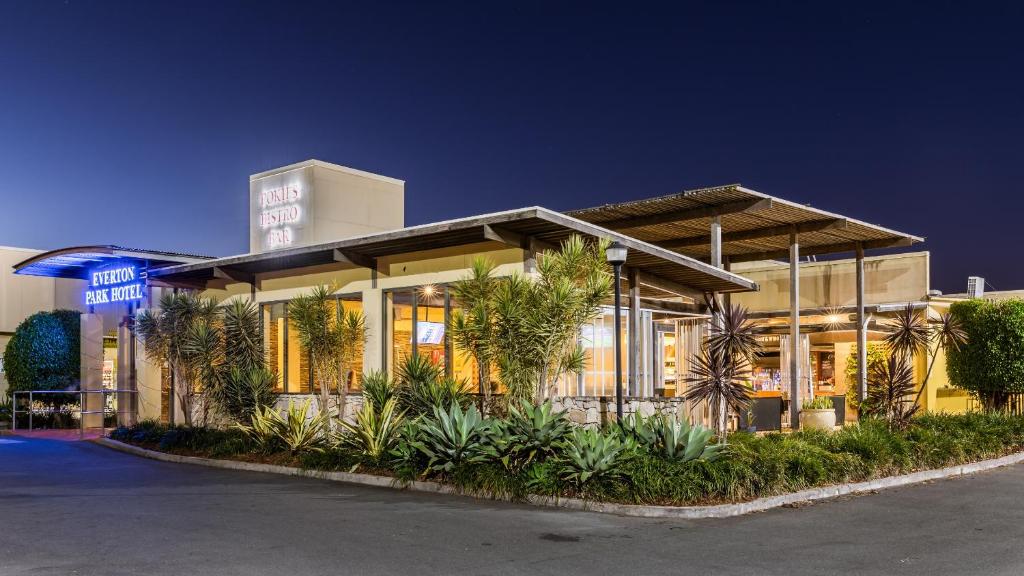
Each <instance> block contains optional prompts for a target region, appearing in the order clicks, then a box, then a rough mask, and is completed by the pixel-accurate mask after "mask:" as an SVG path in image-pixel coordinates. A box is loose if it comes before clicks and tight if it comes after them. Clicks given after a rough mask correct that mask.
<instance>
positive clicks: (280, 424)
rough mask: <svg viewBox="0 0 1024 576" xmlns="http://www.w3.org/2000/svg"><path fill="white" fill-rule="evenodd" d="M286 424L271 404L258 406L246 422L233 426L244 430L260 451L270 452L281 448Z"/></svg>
mask: <svg viewBox="0 0 1024 576" xmlns="http://www.w3.org/2000/svg"><path fill="white" fill-rule="evenodd" d="M286 425H287V422H285V419H284V418H282V417H281V414H280V413H278V411H277V410H275V409H274V407H273V406H260V407H258V408H256V410H255V411H253V413H252V415H251V416H250V417H249V423H248V424H236V425H235V428H237V429H238V430H241V431H242V432H244V433H245V434H246V435H247V436H248V437H249V439H251V440H252V442H253V444H255V445H256V448H257V449H258V450H259V451H260V452H264V453H271V452H276V451H277V450H280V449H281V446H282V442H281V437H282V436H283V435H284V429H285V427H286Z"/></svg>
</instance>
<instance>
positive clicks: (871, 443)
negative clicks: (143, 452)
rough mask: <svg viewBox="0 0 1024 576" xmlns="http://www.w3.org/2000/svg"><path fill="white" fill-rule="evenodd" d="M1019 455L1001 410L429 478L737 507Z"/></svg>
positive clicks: (199, 448)
mask: <svg viewBox="0 0 1024 576" xmlns="http://www.w3.org/2000/svg"><path fill="white" fill-rule="evenodd" d="M111 436H112V437H113V438H115V439H118V440H122V441H125V442H130V443H134V444H141V445H145V446H147V447H150V448H158V449H161V450H166V451H170V452H179V453H181V452H185V453H189V454H196V455H200V456H208V457H214V458H217V457H229V458H240V459H249V460H251V459H254V458H258V457H259V456H256V455H254V454H253V453H252V452H253V451H254V450H255V449H254V447H253V446H252V445H251V444H250V443H249V441H248V440H247V439H246V438H245V437H244V436H242V435H240V434H239V433H238V432H236V431H214V430H208V429H203V428H196V429H184V428H182V427H179V428H175V429H170V430H168V429H167V428H166V427H162V426H160V425H156V424H154V423H143V424H140V425H139V426H136V427H133V428H122V429H118V430H117V431H115V432H114V434H112V435H111ZM1022 449H1024V417H1018V416H1009V415H1004V414H997V413H986V414H964V415H933V414H928V415H924V416H920V417H917V418H915V419H914V420H913V421H912V423H911V425H910V427H909V428H908V429H907V430H904V431H894V430H890V428H889V427H888V426H887V425H886V423H885V422H882V421H878V420H866V421H864V422H862V423H860V424H857V425H853V426H847V427H845V428H842V429H841V430H838V431H835V432H819V431H801V432H796V433H793V434H778V433H775V434H767V435H763V436H756V435H752V434H748V433H736V434H733V435H732V436H730V445H729V448H728V451H727V453H726V455H725V456H724V457H722V458H720V459H717V460H713V461H705V460H695V461H690V462H680V461H674V460H668V459H665V458H663V457H661V456H659V455H657V454H653V453H650V452H646V451H644V450H641V449H634V450H632V451H631V452H630V453H629V454H628V455H627V456H626V457H624V458H623V459H622V460H621V462H620V463H619V465H618V466H619V469H618V474H617V475H615V476H609V477H604V478H600V479H596V480H594V481H592V482H589V483H587V484H585V485H584V486H583V487H582V488H577V487H575V486H574V485H572V484H570V483H568V482H565V481H563V480H561V479H560V478H559V474H558V470H559V467H560V460H559V458H560V456H559V455H557V454H556V455H554V456H552V457H549V458H545V459H541V460H538V461H536V462H533V463H531V464H530V465H529V466H527V467H525V468H524V469H522V470H519V471H515V472H512V471H509V470H508V469H506V468H505V467H504V466H503V465H502V464H501V462H499V461H495V460H491V461H486V462H479V463H471V464H465V465H462V466H458V467H456V468H455V469H454V470H452V471H451V472H449V473H444V474H432V475H429V477H431V478H433V479H435V480H438V481H442V482H448V483H451V484H454V485H456V486H458V487H460V488H461V489H463V490H466V491H468V492H486V493H490V494H494V495H497V496H502V497H506V498H512V499H521V498H523V497H524V496H526V495H527V494H542V495H559V496H576V497H584V498H590V499H595V500H602V501H610V502H623V503H631V504H653V505H695V504H711V503H720V502H734V501H743V500H750V499H754V498H759V497H764V496H772V495H777V494H783V493H787V492H792V491H796V490H801V489H805V488H810V487H814V486H825V485H829V484H837V483H842V482H857V481H863V480H869V479H873V478H879V477H883V476H890V475H894V474H905V473H910V472H914V471H918V470H923V469H928V468H941V467H945V466H952V465H956V464H963V463H967V462H972V461H978V460H983V459H987V458H995V457H999V456H1003V455H1005V454H1008V453H1011V452H1016V451H1020V450H1022ZM264 458H266V459H268V460H272V461H274V462H276V463H283V464H290V465H293V466H301V467H304V468H309V469H318V470H345V471H348V470H352V469H353V468H358V469H359V470H361V471H363V472H371V473H380V474H386V475H393V476H397V477H399V478H404V479H412V478H416V477H419V476H420V475H423V474H424V473H423V470H422V469H419V470H411V469H403V468H400V467H397V466H396V467H393V468H390V469H383V470H382V469H380V468H379V466H380V463H373V462H368V461H366V460H365V459H364V458H362V457H361V456H360V455H359V454H357V453H355V452H353V451H350V450H345V449H339V448H329V449H326V450H324V451H323V452H314V453H308V454H305V455H302V456H297V457H291V456H289V455H283V454H277V455H270V456H266V457H264Z"/></svg>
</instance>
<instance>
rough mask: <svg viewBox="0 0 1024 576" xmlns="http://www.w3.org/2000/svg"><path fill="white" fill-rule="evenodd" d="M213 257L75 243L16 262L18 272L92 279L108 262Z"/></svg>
mask: <svg viewBox="0 0 1024 576" xmlns="http://www.w3.org/2000/svg"><path fill="white" fill-rule="evenodd" d="M210 259H211V258H210V257H209V256H198V255H195V254H182V253H178V252H164V251H160V250H136V249H133V248H124V247H122V246H113V245H97V246H73V247H70V248H60V249H58V250H50V251H49V252H43V253H41V254H37V255H35V256H33V257H31V258H29V259H27V260H24V261H22V262H19V263H17V264H15V265H14V273H15V274H25V275H28V276H46V277H49V278H72V279H75V280H88V279H89V273H90V271H92V270H93V269H96V268H100V267H103V266H106V265H108V264H114V263H122V264H130V265H135V266H137V267H139V268H140V269H153V268H163V267H165V266H174V265H178V264H195V263H198V262H203V261H206V260H210Z"/></svg>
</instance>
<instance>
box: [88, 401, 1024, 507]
mask: <svg viewBox="0 0 1024 576" xmlns="http://www.w3.org/2000/svg"><path fill="white" fill-rule="evenodd" d="M613 413H614V410H613ZM94 442H96V443H97V444H100V445H102V446H106V447H108V448H112V449H114V450H119V451H121V452H127V453H129V454H134V455H136V456H142V457H144V458H151V459H153V460H160V461H163V462H175V463H179V464H196V465H199V466H210V467H213V468H224V469H228V470H246V471H250V472H264V473H269V474H284V475H288V476H303V477H307V478H318V479H321V480H331V481H335V482H348V483H350V484H360V485H364V486H377V487H384V488H398V489H405V490H414V491H417V492H433V493H439V494H461V495H465V496H475V497H482V498H490V499H498V498H494V497H493V495H488V494H471V493H465V492H462V491H460V490H459V489H458V488H456V487H454V486H450V485H447V484H441V483H439V482H430V481H416V482H401V481H399V480H396V479H394V478H388V477H386V476H374V475H372V474H354V473H350V472H327V471H321V470H305V469H302V468H293V467H290V466H277V465H274V464H258V463H255V462H239V461H236V460H216V459H211V458H197V457H193V456H179V455H177V454H167V453H165V452H156V451H153V450H146V449H145V448H139V447H138V446H133V445H131V444H125V443H123V442H118V441H116V440H111V439H109V438H100V439H98V440H94ZM1022 462H1024V452H1018V453H1016V454H1010V455H1009V456H1004V457H1002V458H996V459H994V460H982V461H980V462H973V463H970V464H962V465H959V466H950V467H948V468H938V469H935V470H923V471H921V472H914V473H912V474H905V475H902V476H889V477H887V478H879V479H877V480H869V481H867V482H855V483H851V484H837V485H835V486H824V487H821V488H810V489H808V490H801V491H799V492H792V493H790V494H781V495H779V496H769V497H766V498H758V499H757V500H751V501H749V502H738V503H736V504H718V505H713V506H645V505H640V504H615V503H611V502H595V501H590V500H580V499H578V498H552V497H547V496H528V497H527V498H526V501H527V502H529V503H530V504H533V505H535V506H546V507H551V508H565V509H569V510H583V511H588V512H602V513H606V514H617V515H620V516H636V517H642V518H680V519H700V518H728V517H731V516H742V515H744V514H749V513H751V512H761V511H764V510H769V509H771V508H779V507H782V506H787V505H790V504H796V503H798V502H812V501H816V500H827V499H830V498H836V497H838V496H845V495H849V494H859V493H864V492H873V491H876V490H883V489H886V488H897V487H900V486H908V485H911V484H919V483H921V482H928V481H931V480H940V479H943V478H956V477H958V476H964V475H967V474H975V473H977V472H984V471H986V470H992V469H995V468H1001V467H1003V466H1011V465H1014V464H1020V463H1022Z"/></svg>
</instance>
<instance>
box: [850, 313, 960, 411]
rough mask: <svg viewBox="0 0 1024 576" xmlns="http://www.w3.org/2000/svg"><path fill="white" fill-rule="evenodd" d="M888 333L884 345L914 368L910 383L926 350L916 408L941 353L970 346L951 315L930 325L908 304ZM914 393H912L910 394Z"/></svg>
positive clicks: (925, 316)
mask: <svg viewBox="0 0 1024 576" xmlns="http://www.w3.org/2000/svg"><path fill="white" fill-rule="evenodd" d="M889 330H890V331H889V334H887V335H886V337H885V342H886V344H887V345H888V348H889V350H890V351H891V352H892V353H893V354H895V355H897V356H901V357H902V358H903V359H904V360H905V361H906V364H907V365H908V366H910V367H911V368H910V369H911V379H913V360H914V358H915V357H916V355H917V353H918V352H920V351H921V350H924V351H925V353H926V354H927V355H928V356H929V357H930V359H929V360H928V369H927V370H926V371H925V376H924V380H923V381H922V382H921V387H920V389H918V391H917V395H916V396H915V397H914V403H913V404H914V406H917V405H918V402H920V400H921V396H922V395H923V394H924V391H925V389H926V388H927V387H928V381H929V379H930V378H931V375H932V369H933V368H934V367H935V360H936V358H938V355H939V350H942V351H949V350H953V349H956V350H959V349H960V347H961V346H963V345H964V344H966V343H967V333H966V332H965V331H964V330H963V327H962V326H961V324H960V321H959V319H957V317H956V316H954V315H953V314H951V313H950V312H945V313H944V314H942V315H941V316H939V320H938V321H937V322H929V321H928V317H927V312H922V313H918V312H917V311H916V310H915V309H914V306H913V305H912V304H907V305H906V307H905V308H903V310H901V311H900V313H899V314H897V315H896V317H895V318H893V319H892V320H891V321H890V322H889ZM869 392H870V391H869ZM912 392H913V390H911V391H910V392H908V394H910V393H912Z"/></svg>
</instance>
